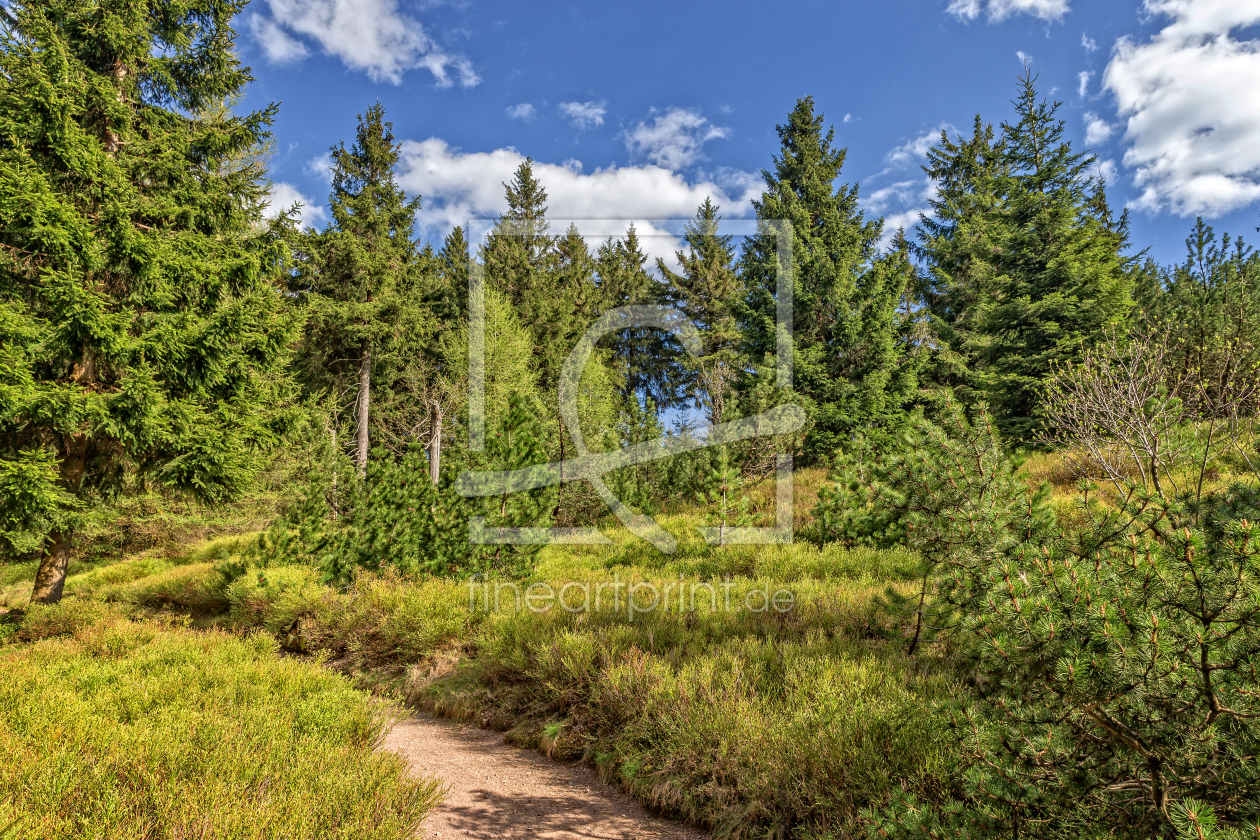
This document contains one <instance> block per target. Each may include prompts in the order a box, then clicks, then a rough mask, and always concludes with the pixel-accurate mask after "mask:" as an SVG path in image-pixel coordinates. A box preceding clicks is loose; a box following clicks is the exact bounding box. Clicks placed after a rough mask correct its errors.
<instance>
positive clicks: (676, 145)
mask: <svg viewBox="0 0 1260 840" xmlns="http://www.w3.org/2000/svg"><path fill="white" fill-rule="evenodd" d="M728 134H729V132H728V131H727V130H726V129H725V128H719V127H717V126H715V125H713V124H712V123H710V122H709V121H708V120H707V119H705V118H704V117H702V116H700V113H699V112H698V111H691V110H688V109H686V108H670V109H669V110H668V111H666V112H665V113H664V114H661V115H658V116H657V117H655V118H654V119H653V120H652V122H650V123H648V122H640V123H639V124H638V125H636V126H635V127H634V128H632V129H630V130H629V131H627V132H626V149H627V150H628V151H629V152H630V154H631V156H633V157H634V158H636V159H641V160H646V161H647V162H649V163H654V164H656V165H657V166H663V167H664V168H666V169H672V170H675V171H676V170H679V169H683V168H685V167H688V166H690V165H691V164H693V163H695V162H696V161H697V160H699V159H700V157H701V148H702V147H703V146H704V144H705V143H707V142H708V141H710V140H716V139H718V138H721V137H726V136H728Z"/></svg>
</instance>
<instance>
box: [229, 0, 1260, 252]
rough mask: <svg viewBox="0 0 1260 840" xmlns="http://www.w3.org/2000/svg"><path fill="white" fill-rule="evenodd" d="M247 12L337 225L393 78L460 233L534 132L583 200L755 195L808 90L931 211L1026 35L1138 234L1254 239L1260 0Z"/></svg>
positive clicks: (262, 80)
mask: <svg viewBox="0 0 1260 840" xmlns="http://www.w3.org/2000/svg"><path fill="white" fill-rule="evenodd" d="M237 28H238V30H239V32H240V39H239V49H240V53H241V55H242V58H243V59H244V60H245V62H246V63H248V64H249V65H251V66H252V67H253V72H254V75H255V76H256V77H257V81H256V82H255V83H254V85H252V86H251V88H250V89H249V95H248V98H247V100H246V103H245V104H246V105H247V106H258V105H262V104H263V103H265V102H268V101H280V102H281V103H282V105H281V108H280V114H279V119H278V121H277V123H276V126H275V133H276V140H277V153H276V155H275V158H274V160H273V173H272V177H273V179H274V181H275V182H276V185H275V188H274V195H275V198H276V203H277V205H279V204H282V203H285V204H287V203H289V202H291V201H294V200H302V201H304V202H305V203H307V204H308V205H309V207H308V209H307V210H306V212H305V219H306V220H307V222H308V223H312V224H322V223H323V221H324V219H325V218H326V215H324V214H323V208H322V205H324V204H325V203H326V201H327V193H328V183H327V172H326V169H325V168H324V166H323V165H322V160H323V156H324V155H325V154H326V152H327V150H328V147H329V146H330V145H331V144H333V143H335V142H336V141H338V140H342V139H345V140H347V141H349V140H351V139H352V138H353V134H354V127H355V115H356V113H358V112H361V111H362V110H363V109H364V108H366V107H367V106H368V105H370V104H371V103H373V102H375V101H376V100H378V99H379V100H380V101H381V102H382V103H383V104H384V106H385V109H386V113H387V115H388V117H389V118H390V119H391V120H392V121H393V122H394V125H395V135H396V137H398V138H400V139H401V140H403V141H404V147H403V158H402V162H401V166H400V179H401V181H402V183H403V184H404V185H405V186H406V187H407V188H408V189H409V190H410V191H414V192H419V193H421V195H422V200H423V209H422V211H421V214H420V221H421V223H422V226H423V228H424V231H425V233H426V236H428V237H432V238H434V239H435V240H436V239H440V237H441V236H442V235H444V234H445V232H446V231H447V230H449V228H450V226H451V224H453V223H456V222H462V221H463V220H465V219H467V218H469V217H486V216H492V215H494V214H495V213H497V212H499V211H501V210H502V209H503V206H504V205H503V201H502V187H501V186H500V183H501V182H502V181H504V180H506V179H507V178H508V177H510V175H511V172H512V170H513V169H514V168H515V166H516V165H517V164H518V163H519V161H520V159H521V158H522V157H523V156H525V155H529V156H532V157H533V158H534V159H535V161H537V162H538V164H539V166H538V169H537V172H538V174H539V176H540V178H541V179H542V181H543V183H544V186H546V187H547V189H548V191H549V193H550V195H551V206H552V211H553V215H556V216H559V217H563V218H631V219H645V220H646V219H661V218H677V217H686V216H690V215H691V214H692V213H693V212H694V210H695V207H696V205H697V204H698V203H699V202H700V201H701V200H703V198H704V196H705V195H710V194H712V195H714V196H715V198H716V199H717V200H718V201H720V202H721V203H722V204H723V207H724V212H726V213H728V214H729V215H731V216H746V215H748V214H749V212H750V208H749V205H748V200H749V199H750V198H751V197H753V196H755V195H756V193H757V192H758V186H759V180H758V178H757V173H758V171H759V170H761V169H763V168H766V167H769V166H770V165H771V156H772V155H773V154H774V153H775V151H776V150H777V148H778V141H777V138H776V135H775V131H774V127H775V124H776V123H778V122H782V121H783V119H784V117H785V116H786V114H787V112H788V111H789V110H790V109H791V107H792V106H793V103H794V102H795V100H796V99H797V97H800V96H804V95H807V94H808V95H812V96H813V97H814V98H815V101H816V103H817V105H818V107H819V108H820V109H821V110H822V111H823V112H824V113H825V114H826V117H827V120H828V121H829V122H831V123H834V124H835V127H836V137H837V141H838V143H839V144H840V145H842V146H845V147H847V148H848V149H849V156H848V161H847V163H846V165H845V170H844V180H845V181H850V182H852V181H856V182H858V183H859V184H860V186H861V195H862V199H863V206H864V207H865V208H866V209H867V210H868V212H870V213H872V214H875V215H882V216H885V217H886V218H887V219H888V221H889V226H890V227H895V226H897V225H901V224H904V225H906V226H907V227H909V226H910V225H912V224H913V223H914V221H915V220H916V219H917V217H918V213H919V211H921V210H923V209H924V208H926V194H927V190H928V185H927V183H926V182H925V181H924V179H923V175H922V172H921V171H920V169H919V166H920V164H921V163H922V161H923V158H922V153H923V151H925V149H926V148H927V146H928V145H930V144H931V143H932V142H934V141H935V137H936V135H938V134H939V132H940V129H941V127H942V126H944V127H947V128H949V127H954V128H957V129H960V130H964V131H968V130H969V129H970V126H971V122H972V118H973V117H974V115H975V114H976V113H977V112H979V113H980V114H981V115H982V116H983V117H984V118H985V119H986V120H990V121H993V122H1000V121H1002V120H1003V119H1007V118H1008V117H1009V116H1010V114H1011V108H1010V100H1011V99H1012V98H1013V97H1014V95H1015V93H1016V76H1017V74H1018V73H1019V72H1020V71H1021V69H1022V62H1023V61H1024V60H1027V61H1028V62H1029V65H1030V66H1031V68H1032V69H1033V71H1034V72H1036V73H1038V74H1040V86H1041V88H1042V90H1043V91H1044V92H1045V93H1046V94H1047V95H1052V96H1053V98H1055V99H1059V100H1062V102H1063V109H1062V111H1061V114H1062V116H1063V118H1064V119H1066V120H1067V123H1068V131H1069V136H1070V137H1071V139H1072V140H1073V142H1074V144H1075V145H1077V146H1078V147H1088V148H1091V149H1092V150H1094V151H1095V152H1096V153H1097V154H1098V156H1099V159H1100V164H1101V166H1102V167H1103V168H1104V171H1105V172H1106V173H1107V175H1108V178H1109V182H1110V184H1111V189H1110V194H1111V197H1112V200H1113V203H1114V204H1115V205H1117V206H1129V207H1130V208H1131V209H1132V212H1133V233H1134V241H1135V244H1136V245H1137V246H1138V247H1148V246H1149V247H1150V248H1151V253H1152V254H1153V255H1154V256H1155V257H1156V258H1158V259H1160V260H1161V261H1164V262H1169V261H1180V260H1181V258H1182V255H1183V250H1184V246H1183V244H1182V242H1183V240H1184V238H1185V236H1186V232H1187V230H1188V229H1189V226H1190V224H1191V222H1192V221H1193V217H1194V216H1195V215H1196V214H1202V215H1204V216H1206V217H1208V218H1209V219H1210V220H1211V221H1212V224H1214V225H1215V226H1216V227H1217V229H1218V230H1229V231H1232V232H1235V233H1243V234H1248V235H1250V238H1256V234H1255V231H1254V229H1255V228H1256V226H1257V224H1258V223H1260V0H1145V2H1142V0H1090V2H1088V3H1087V2H1085V0H879V2H869V0H868V2H860V3H859V2H830V3H821V2H812V3H804V2H780V3H777V4H769V3H756V4H753V3H747V2H738V1H736V0H733V1H732V2H726V3H720V4H719V3H713V2H677V0H675V2H660V0H640V2H638V3H635V4H592V3H565V2H555V3H549V4H545V5H543V4H533V5H531V4H522V3H506V2H492V0H468V1H467V2H454V3H452V2H440V0H439V2H434V0H253V2H252V3H251V4H250V5H249V6H248V7H247V8H246V10H245V12H244V14H243V15H242V17H241V18H240V19H239V21H238V24H237ZM641 229H642V227H641ZM586 232H602V231H595V230H594V229H593V228H592V229H588V230H586ZM670 245H672V239H670V238H668V237H662V238H660V240H659V242H658V244H657V245H654V246H653V250H656V251H659V252H661V253H663V252H664V251H665V250H668V247H669V246H670Z"/></svg>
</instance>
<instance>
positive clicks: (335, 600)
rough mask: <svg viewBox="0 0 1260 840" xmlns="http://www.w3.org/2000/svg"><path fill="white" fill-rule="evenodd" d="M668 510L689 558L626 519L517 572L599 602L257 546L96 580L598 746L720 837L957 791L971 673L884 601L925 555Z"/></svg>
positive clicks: (554, 749) (835, 833)
mask: <svg viewBox="0 0 1260 840" xmlns="http://www.w3.org/2000/svg"><path fill="white" fill-rule="evenodd" d="M664 523H665V524H666V526H667V527H669V528H670V529H671V530H673V531H674V532H675V533H677V534H678V535H679V536H680V537H681V538H682V539H681V544H680V547H679V550H678V552H676V553H675V554H674V555H662V554H659V553H657V552H655V551H654V550H653V549H651V548H650V547H647V546H645V545H644V544H643V543H641V542H640V541H638V540H635V539H633V538H632V537H628V536H623V535H614V537H613V539H614V545H612V546H605V547H597V548H579V547H564V546H551V547H548V548H547V549H545V550H544V552H543V553H542V555H540V558H539V561H538V563H537V567H536V570H535V572H534V574H533V576H532V577H531V578H530V579H529V580H527V581H525V582H523V583H522V584H520V589H521V590H525V589H526V588H527V587H528V586H529V585H530V584H536V585H541V584H542V583H547V584H549V585H550V586H551V587H552V590H553V591H557V592H558V591H559V590H560V589H561V588H562V587H563V586H564V585H565V584H566V583H567V584H570V589H569V590H568V596H569V601H568V603H569V605H570V606H574V607H576V606H577V605H578V602H579V601H580V600H581V598H580V597H579V596H580V594H581V593H582V592H584V591H585V592H590V591H592V589H593V588H594V587H597V586H600V587H602V589H601V595H602V599H601V603H600V605H599V608H598V609H596V608H595V605H594V603H593V601H588V602H587V603H586V607H587V609H584V610H580V611H573V612H570V611H567V610H565V609H561V608H559V607H557V606H555V605H554V604H553V605H552V607H551V608H550V609H546V610H540V611H533V610H531V609H528V608H527V607H526V606H525V603H524V600H523V598H522V599H521V600H520V602H519V603H518V601H517V598H516V596H515V594H514V591H513V590H512V589H511V588H510V587H509V586H507V585H506V584H505V582H503V581H488V582H484V583H475V584H474V585H472V586H471V587H470V586H469V584H467V583H459V582H454V581H449V580H442V579H426V580H410V579H403V578H400V577H398V576H396V575H390V574H385V575H380V576H373V575H360V576H359V577H358V578H357V579H356V580H355V581H354V583H353V584H351V585H350V586H349V587H347V588H345V589H344V590H335V589H332V588H330V587H326V586H324V585H322V584H321V583H320V582H319V578H318V574H317V572H316V571H315V570H313V569H310V568H307V567H304V566H280V567H271V568H259V567H257V566H253V565H249V562H248V560H247V559H245V558H242V557H238V556H237V554H236V553H234V552H236V551H237V550H238V549H239V546H220V547H219V548H218V549H216V548H215V547H213V546H211V547H209V548H208V549H207V551H208V552H209V554H211V555H214V554H215V551H216V550H217V551H218V556H217V559H210V558H206V559H203V560H202V562H196V563H188V564H185V565H181V566H174V567H172V568H170V569H164V570H159V571H157V573H156V574H153V575H150V576H146V577H139V578H135V579H130V580H122V579H121V578H125V577H128V576H129V575H130V574H131V572H126V571H122V570H120V571H118V572H116V573H115V575H116V576H117V577H119V578H120V579H119V580H117V581H111V582H106V581H105V578H106V575H105V573H104V571H103V570H100V571H97V572H94V573H93V574H94V575H97V576H98V577H97V578H95V579H94V580H96V581H97V582H96V583H94V584H93V589H92V594H93V597H95V598H98V599H108V600H111V601H114V602H117V603H119V604H125V605H128V606H129V607H130V608H133V609H135V608H148V609H155V608H164V607H165V608H182V609H185V610H193V609H195V607H194V605H197V604H201V605H205V604H210V603H218V604H220V605H221V610H222V611H223V613H224V614H225V617H224V618H223V619H222V621H223V623H226V624H229V625H231V626H234V627H235V628H237V629H238V630H240V629H242V628H257V629H261V630H265V631H267V632H268V633H269V634H270V635H271V636H272V637H274V638H275V639H277V640H278V641H279V643H280V644H281V645H282V646H283V647H285V648H288V649H289V650H292V651H300V652H304V653H306V654H309V655H318V656H320V657H324V658H325V659H326V660H327V661H328V663H329V664H330V665H332V666H334V667H335V668H337V669H338V670H340V671H341V672H343V673H345V674H347V675H348V676H350V677H351V678H352V679H353V680H354V681H355V682H356V683H357V684H358V685H360V686H361V687H364V688H372V689H375V690H382V689H384V690H387V691H390V692H393V693H395V694H396V696H400V697H402V698H405V699H406V700H408V701H410V702H412V703H414V704H417V705H420V706H422V707H425V708H428V709H430V710H433V711H435V712H438V713H440V714H444V715H447V716H451V717H457V718H462V719H466V720H472V721H476V722H477V723H479V724H480V725H483V726H490V727H495V728H498V729H503V730H507V731H508V733H509V738H510V740H512V741H513V742H515V743H517V744H519V745H522V746H528V747H535V748H538V749H540V750H542V751H544V752H546V753H547V754H549V755H552V756H555V757H557V758H562V759H570V760H583V761H586V762H587V763H589V764H591V765H593V766H595V767H596V768H598V770H599V771H600V772H601V774H602V775H603V776H604V777H605V778H607V779H608V780H610V781H612V782H614V783H617V784H619V785H621V786H622V787H624V788H625V789H626V790H628V791H630V792H631V793H632V794H633V795H634V796H635V797H636V798H637V799H639V800H640V801H641V802H643V803H644V804H646V805H648V806H650V807H652V808H654V809H655V810H657V811H660V812H663V813H667V814H670V815H672V816H675V817H679V818H683V819H686V820H689V821H691V822H693V823H696V824H699V825H702V826H706V827H709V828H711V829H713V830H714V831H715V832H716V834H717V835H718V836H720V837H794V838H824V837H844V836H853V834H854V832H856V831H859V830H860V826H859V825H858V819H859V817H858V814H859V811H860V810H861V809H862V808H864V807H868V806H870V805H872V804H876V803H880V802H883V801H886V800H887V799H888V797H889V796H890V795H891V794H892V792H893V791H895V790H902V789H909V790H912V791H914V792H915V793H916V795H918V796H920V797H922V798H926V799H934V798H937V797H938V796H939V795H940V794H941V790H940V788H941V785H942V784H943V783H944V782H943V779H944V778H945V777H946V769H947V766H948V764H949V761H950V755H951V745H950V744H949V743H947V742H946V741H945V740H944V738H943V729H942V727H941V721H940V720H939V719H938V718H937V717H936V716H935V715H934V713H933V708H934V704H935V701H938V700H943V699H946V698H947V697H949V696H951V695H952V693H953V692H955V691H956V690H957V687H956V686H955V685H954V683H953V682H952V681H951V680H950V678H949V677H948V676H947V670H946V668H945V666H944V664H943V657H942V656H941V655H940V652H938V651H932V650H929V651H928V652H927V653H926V654H925V655H920V656H919V657H917V658H913V659H912V658H908V657H906V656H905V654H904V650H905V643H904V639H903V638H902V634H903V627H902V623H903V619H902V618H901V617H898V616H896V615H894V614H893V613H892V612H890V610H889V609H888V608H887V607H886V606H885V602H886V601H887V597H886V593H887V590H888V589H890V588H891V589H893V590H895V591H897V592H899V593H901V594H903V595H909V594H911V593H912V591H913V587H914V585H915V584H914V582H912V581H910V580H907V579H906V575H907V574H908V572H909V570H910V569H911V568H913V565H914V564H913V558H912V557H910V556H908V555H906V554H905V553H904V552H899V551H896V550H894V551H876V550H868V549H859V550H854V551H845V550H843V549H840V548H837V547H834V546H829V547H827V548H826V549H823V550H820V549H818V548H817V547H813V546H809V545H803V544H795V545H788V546H728V547H724V548H720V549H713V548H711V547H708V546H705V545H704V544H703V543H701V542H700V541H699V539H698V538H697V537H694V536H691V535H689V534H688V533H687V530H688V525H689V524H694V519H693V518H688V517H687V516H685V515H679V516H676V517H666V518H665V519H664ZM119 565H123V564H119ZM614 583H620V584H621V585H622V589H621V590H620V597H615V596H614V595H613V589H612V587H613V586H614ZM645 584H651V585H653V586H655V587H657V588H658V590H661V591H663V590H664V588H665V587H666V586H669V587H670V590H669V595H670V601H669V605H668V607H666V606H665V605H663V604H661V605H658V607H657V609H655V610H650V611H643V612H635V613H633V614H631V613H630V612H629V611H628V610H627V609H626V603H625V601H626V597H627V595H628V592H629V586H631V585H636V586H639V587H643V586H644V585H645ZM81 585H83V586H85V587H86V586H87V580H86V579H85V580H84V581H83V583H82V584H81ZM693 585H696V586H697V587H698V588H697V590H696V595H697V597H696V601H695V604H694V605H693V604H692V603H691V602H690V601H691V599H690V597H689V595H690V592H691V590H690V587H692V586H693ZM584 587H585V588H584ZM496 591H498V592H499V595H500V603H499V609H497V610H495V609H489V610H488V609H487V608H486V607H487V605H488V604H489V605H491V606H492V605H493V603H494V593H495V592H496ZM644 591H645V590H639V591H638V592H639V594H638V598H639V601H640V605H641V606H643V605H646V604H647V603H648V601H649V600H650V599H649V598H647V597H646V596H645V595H643V592H644ZM759 592H765V593H769V594H773V593H780V596H781V599H782V598H785V597H787V596H785V595H782V593H789V594H790V598H791V601H792V606H791V609H788V610H784V611H778V610H775V609H773V608H765V607H764V605H765V599H764V597H761V596H758V595H757V594H756V593H759ZM679 593H682V595H681V607H682V608H681V609H680V608H679V606H680V601H679V599H680V594H679ZM750 599H751V600H750ZM715 601H716V604H715V603H714V602H715ZM780 603H781V604H782V603H783V601H782V600H781V601H780ZM750 604H751V605H752V606H753V607H754V608H760V609H759V610H758V609H750V608H749V605H750ZM693 606H694V608H693Z"/></svg>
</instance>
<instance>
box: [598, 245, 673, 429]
mask: <svg viewBox="0 0 1260 840" xmlns="http://www.w3.org/2000/svg"><path fill="white" fill-rule="evenodd" d="M647 260H648V258H647V254H645V253H643V246H642V245H641V244H640V242H639V234H638V232H637V231H636V230H635V227H634V225H630V227H629V229H627V230H626V235H625V236H624V237H623V238H621V239H613V238H611V237H610V238H609V239H608V241H606V242H604V243H603V244H602V245H600V247H599V250H598V252H597V253H596V256H595V262H596V273H597V274H598V276H599V289H600V294H601V298H602V303H603V305H604V306H605V307H606V308H607V309H614V308H616V307H620V306H650V305H659V304H663V303H665V294H664V292H665V290H664V287H663V286H662V284H661V283H660V282H659V281H658V280H656V279H655V278H654V277H652V275H651V274H650V273H649V272H648V270H647ZM604 343H605V346H607V347H608V348H609V349H610V351H611V359H610V362H611V364H612V366H613V367H614V369H615V371H616V373H617V374H618V375H619V376H620V378H621V379H622V382H623V385H622V399H623V402H625V403H626V405H627V406H629V405H630V403H631V402H633V403H634V404H635V407H636V409H638V410H643V409H646V406H647V405H648V404H649V403H650V404H651V405H652V406H653V407H654V408H665V407H668V406H671V405H673V404H674V402H675V399H676V393H675V391H676V383H675V382H674V381H673V379H674V378H673V377H672V376H671V375H670V374H671V366H670V364H669V357H670V355H671V354H672V353H673V352H676V350H677V348H676V346H675V342H673V341H672V340H671V336H668V335H666V334H665V333H662V332H661V331H659V330H651V329H646V330H644V329H634V330H623V331H622V332H621V333H618V334H617V335H616V336H614V337H610V338H608V339H606V340H605V342H604Z"/></svg>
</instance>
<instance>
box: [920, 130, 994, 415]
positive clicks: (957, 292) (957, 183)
mask: <svg viewBox="0 0 1260 840" xmlns="http://www.w3.org/2000/svg"><path fill="white" fill-rule="evenodd" d="M923 171H924V172H925V173H926V174H927V176H928V178H929V179H930V180H931V181H932V182H933V183H934V184H935V186H936V195H935V196H934V197H933V198H931V199H929V201H928V204H929V206H930V207H931V208H932V212H931V214H930V215H924V216H923V217H922V218H921V219H920V220H919V236H918V239H919V241H918V243H917V245H916V246H915V248H914V251H915V253H916V254H917V255H918V256H920V257H921V258H922V260H923V263H924V272H923V278H922V281H921V288H920V294H921V297H922V301H923V304H924V309H925V312H926V315H927V317H928V321H929V323H928V329H929V333H930V335H931V338H932V341H933V345H934V348H933V349H934V351H935V352H934V353H933V354H932V362H931V367H930V369H929V371H928V372H927V375H926V376H925V379H926V380H929V381H930V382H931V383H932V384H933V385H934V386H935V387H936V388H941V389H946V390H952V391H953V392H954V393H955V394H957V396H958V397H959V398H960V399H961V400H963V402H964V403H967V404H971V403H974V402H975V401H976V400H978V399H980V398H981V396H980V395H979V393H978V389H979V387H980V386H979V383H978V382H977V381H976V376H977V372H978V370H979V354H980V351H981V348H982V346H983V343H984V342H983V340H982V336H981V333H980V331H979V330H980V324H979V322H980V316H981V312H982V307H981V304H982V302H984V301H986V300H988V298H989V296H990V295H991V294H992V288H993V284H994V268H993V265H992V264H991V262H990V258H991V255H992V253H993V251H994V248H995V247H996V246H995V237H996V234H997V229H998V227H999V226H998V225H997V224H996V221H995V212H996V210H997V207H998V195H997V190H998V181H999V179H1000V178H1001V177H1002V176H1003V175H1004V174H1005V173H1006V161H1005V159H1004V157H1003V148H1002V145H1001V144H1000V142H998V140H997V139H996V138H995V133H994V129H993V126H992V125H991V124H988V123H985V122H984V121H983V120H982V119H981V118H980V115H979V114H977V115H976V119H975V124H974V126H973V128H972V133H971V137H970V138H963V137H961V136H960V137H958V138H957V139H956V140H955V139H951V138H950V136H949V132H948V131H944V130H942V131H941V140H940V143H939V145H937V146H936V147H934V148H932V149H930V150H929V151H928V162H927V164H926V165H925V166H924V167H923Z"/></svg>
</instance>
